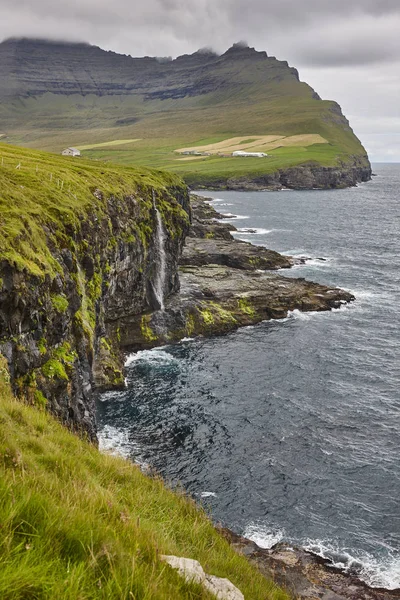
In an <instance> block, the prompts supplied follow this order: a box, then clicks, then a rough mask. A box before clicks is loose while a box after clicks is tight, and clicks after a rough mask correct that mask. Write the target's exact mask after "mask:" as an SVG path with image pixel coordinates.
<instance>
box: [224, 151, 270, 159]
mask: <svg viewBox="0 0 400 600" xmlns="http://www.w3.org/2000/svg"><path fill="white" fill-rule="evenodd" d="M232 156H240V157H242V158H243V156H249V157H252V158H265V157H266V156H268V154H265V153H264V152H244V151H243V150H236V152H232Z"/></svg>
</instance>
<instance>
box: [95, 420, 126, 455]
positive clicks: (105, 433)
mask: <svg viewBox="0 0 400 600" xmlns="http://www.w3.org/2000/svg"><path fill="white" fill-rule="evenodd" d="M98 438H99V450H100V452H107V453H110V454H118V455H119V456H123V457H124V458H128V457H129V454H130V448H129V440H128V436H127V434H126V431H124V430H123V429H117V428H116V427H113V426H112V425H105V426H104V427H103V429H101V430H100V431H99V432H98Z"/></svg>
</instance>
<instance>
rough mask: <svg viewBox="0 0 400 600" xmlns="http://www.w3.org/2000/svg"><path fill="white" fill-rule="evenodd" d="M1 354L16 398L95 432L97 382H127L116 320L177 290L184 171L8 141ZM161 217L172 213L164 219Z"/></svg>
mask: <svg viewBox="0 0 400 600" xmlns="http://www.w3.org/2000/svg"><path fill="white" fill-rule="evenodd" d="M0 156H1V162H2V164H1V166H0V189H1V197H0V205H1V211H0V214H1V217H0V218H1V231H0V242H1V244H0V352H1V353H2V354H3V355H4V356H5V357H6V358H7V361H8V364H9V369H10V374H11V381H12V384H13V388H14V391H15V393H16V395H17V397H20V398H22V399H24V400H26V401H27V402H28V403H30V404H35V405H39V406H47V407H48V408H49V409H50V411H51V412H52V413H53V414H55V415H56V416H57V417H58V418H59V420H60V421H62V422H63V423H66V424H67V425H69V426H71V427H73V428H74V429H77V430H80V431H83V432H86V433H87V434H88V435H89V437H90V438H91V439H93V440H94V439H95V437H96V429H95V416H94V406H93V389H94V385H95V384H96V387H97V388H106V387H108V386H113V387H114V386H116V385H123V381H124V380H123V374H122V370H121V356H120V349H119V342H118V336H119V332H118V331H117V330H115V328H113V329H112V335H111V336H109V334H108V328H107V323H108V322H109V321H111V320H114V319H116V318H121V317H123V316H124V314H125V313H126V312H127V311H129V314H132V312H133V313H141V312H142V311H145V310H150V309H157V308H159V303H160V294H159V290H158V289H157V287H159V269H160V256H159V252H160V249H159V247H158V246H157V228H158V227H162V229H163V232H162V233H163V236H164V244H165V261H164V264H163V269H164V273H163V290H162V295H163V296H165V297H167V296H168V295H169V294H171V293H172V292H175V291H177V289H178V287H179V279H178V276H177V263H178V258H179V255H180V251H181V247H182V244H183V240H184V236H185V233H186V231H187V228H188V210H189V203H188V194H187V190H186V187H185V186H184V185H183V183H182V182H181V181H180V180H179V179H178V178H176V177H174V176H171V175H167V174H160V173H158V172H155V171H153V172H152V171H146V170H141V171H138V170H134V169H118V168H106V167H104V166H97V165H95V164H90V163H87V164H86V163H84V162H80V163H79V164H77V163H76V162H74V161H73V159H63V158H60V157H54V156H51V155H46V154H41V153H37V152H29V151H24V150H18V149H14V148H10V147H7V146H5V145H1V146H0ZM158 217H161V221H160V219H159V218H158Z"/></svg>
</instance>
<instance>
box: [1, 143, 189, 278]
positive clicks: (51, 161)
mask: <svg viewBox="0 0 400 600" xmlns="http://www.w3.org/2000/svg"><path fill="white" fill-rule="evenodd" d="M179 186H181V187H183V183H182V182H181V180H180V179H179V178H178V177H177V176H175V175H172V174H169V173H161V172H160V171H156V170H151V169H146V168H144V167H140V168H128V167H122V166H118V165H105V164H104V163H95V162H91V161H88V160H83V159H78V160H77V159H74V158H68V157H63V156H57V155H54V154H49V153H47V152H38V151H37V150H27V149H23V148H16V147H14V146H9V145H7V144H4V143H0V260H1V259H5V260H8V261H9V262H11V263H14V264H15V265H16V267H17V268H18V269H20V270H22V269H24V268H25V269H27V270H28V271H30V272H31V273H33V274H35V275H38V276H42V275H43V274H44V273H48V272H50V273H52V272H53V273H54V272H56V271H57V270H58V269H59V268H60V267H59V265H58V263H57V262H56V261H55V259H54V257H53V256H52V255H51V252H50V249H49V246H48V243H47V240H46V235H45V234H44V230H43V227H46V228H47V232H48V235H49V234H50V235H52V236H53V237H54V238H55V239H54V241H56V242H57V246H58V247H64V246H68V244H69V243H71V229H72V230H76V229H78V228H79V226H80V221H82V220H83V219H84V218H85V215H86V214H87V213H88V212H89V211H94V212H97V213H98V214H101V213H102V212H104V210H105V209H106V202H105V200H102V199H101V198H99V197H96V196H95V195H94V192H95V190H101V192H102V193H103V195H104V198H105V199H107V198H108V197H110V196H115V197H118V198H123V197H124V196H128V195H131V194H137V196H138V197H140V196H141V195H142V194H143V196H145V197H147V199H149V198H151V189H154V190H155V191H156V193H157V192H159V191H163V190H165V189H166V187H179ZM149 192H150V193H149ZM150 202H151V201H150ZM67 228H68V229H67Z"/></svg>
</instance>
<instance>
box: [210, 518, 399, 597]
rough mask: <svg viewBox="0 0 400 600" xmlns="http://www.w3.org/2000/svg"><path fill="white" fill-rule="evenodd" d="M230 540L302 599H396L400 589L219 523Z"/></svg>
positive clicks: (252, 561) (266, 575) (264, 573)
mask: <svg viewBox="0 0 400 600" xmlns="http://www.w3.org/2000/svg"><path fill="white" fill-rule="evenodd" d="M217 530H218V531H219V532H220V533H221V535H222V536H223V537H224V538H225V539H226V540H227V541H228V542H229V544H230V545H231V546H232V547H233V548H234V549H235V550H236V552H238V553H239V554H242V555H243V556H245V557H246V558H247V560H249V562H250V563H252V564H254V565H255V566H257V568H258V569H259V570H260V571H261V573H262V574H263V575H264V576H265V577H267V578H271V579H273V581H275V583H276V584H277V585H279V586H281V587H283V588H284V589H286V590H287V591H288V592H289V594H291V595H292V596H293V597H294V598H296V599H298V600H307V599H308V600H311V599H321V600H393V599H398V598H400V589H394V590H388V589H385V588H380V587H377V588H373V587H370V586H369V585H368V584H367V583H365V582H364V581H362V580H361V579H359V578H358V577H357V576H356V575H355V574H353V573H346V572H345V571H344V570H342V569H338V568H336V567H334V566H333V565H331V563H330V561H329V560H328V559H325V558H322V557H320V556H318V555H317V554H314V553H312V552H308V551H306V550H304V549H302V548H296V547H293V546H291V545H289V544H287V543H284V542H279V543H278V544H275V545H274V546H272V548H270V549H269V550H266V549H263V548H260V546H258V545H257V544H256V543H255V542H253V541H251V540H249V539H247V538H245V537H243V536H241V535H238V534H236V533H234V532H233V531H231V530H230V529H227V528H225V527H217Z"/></svg>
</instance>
